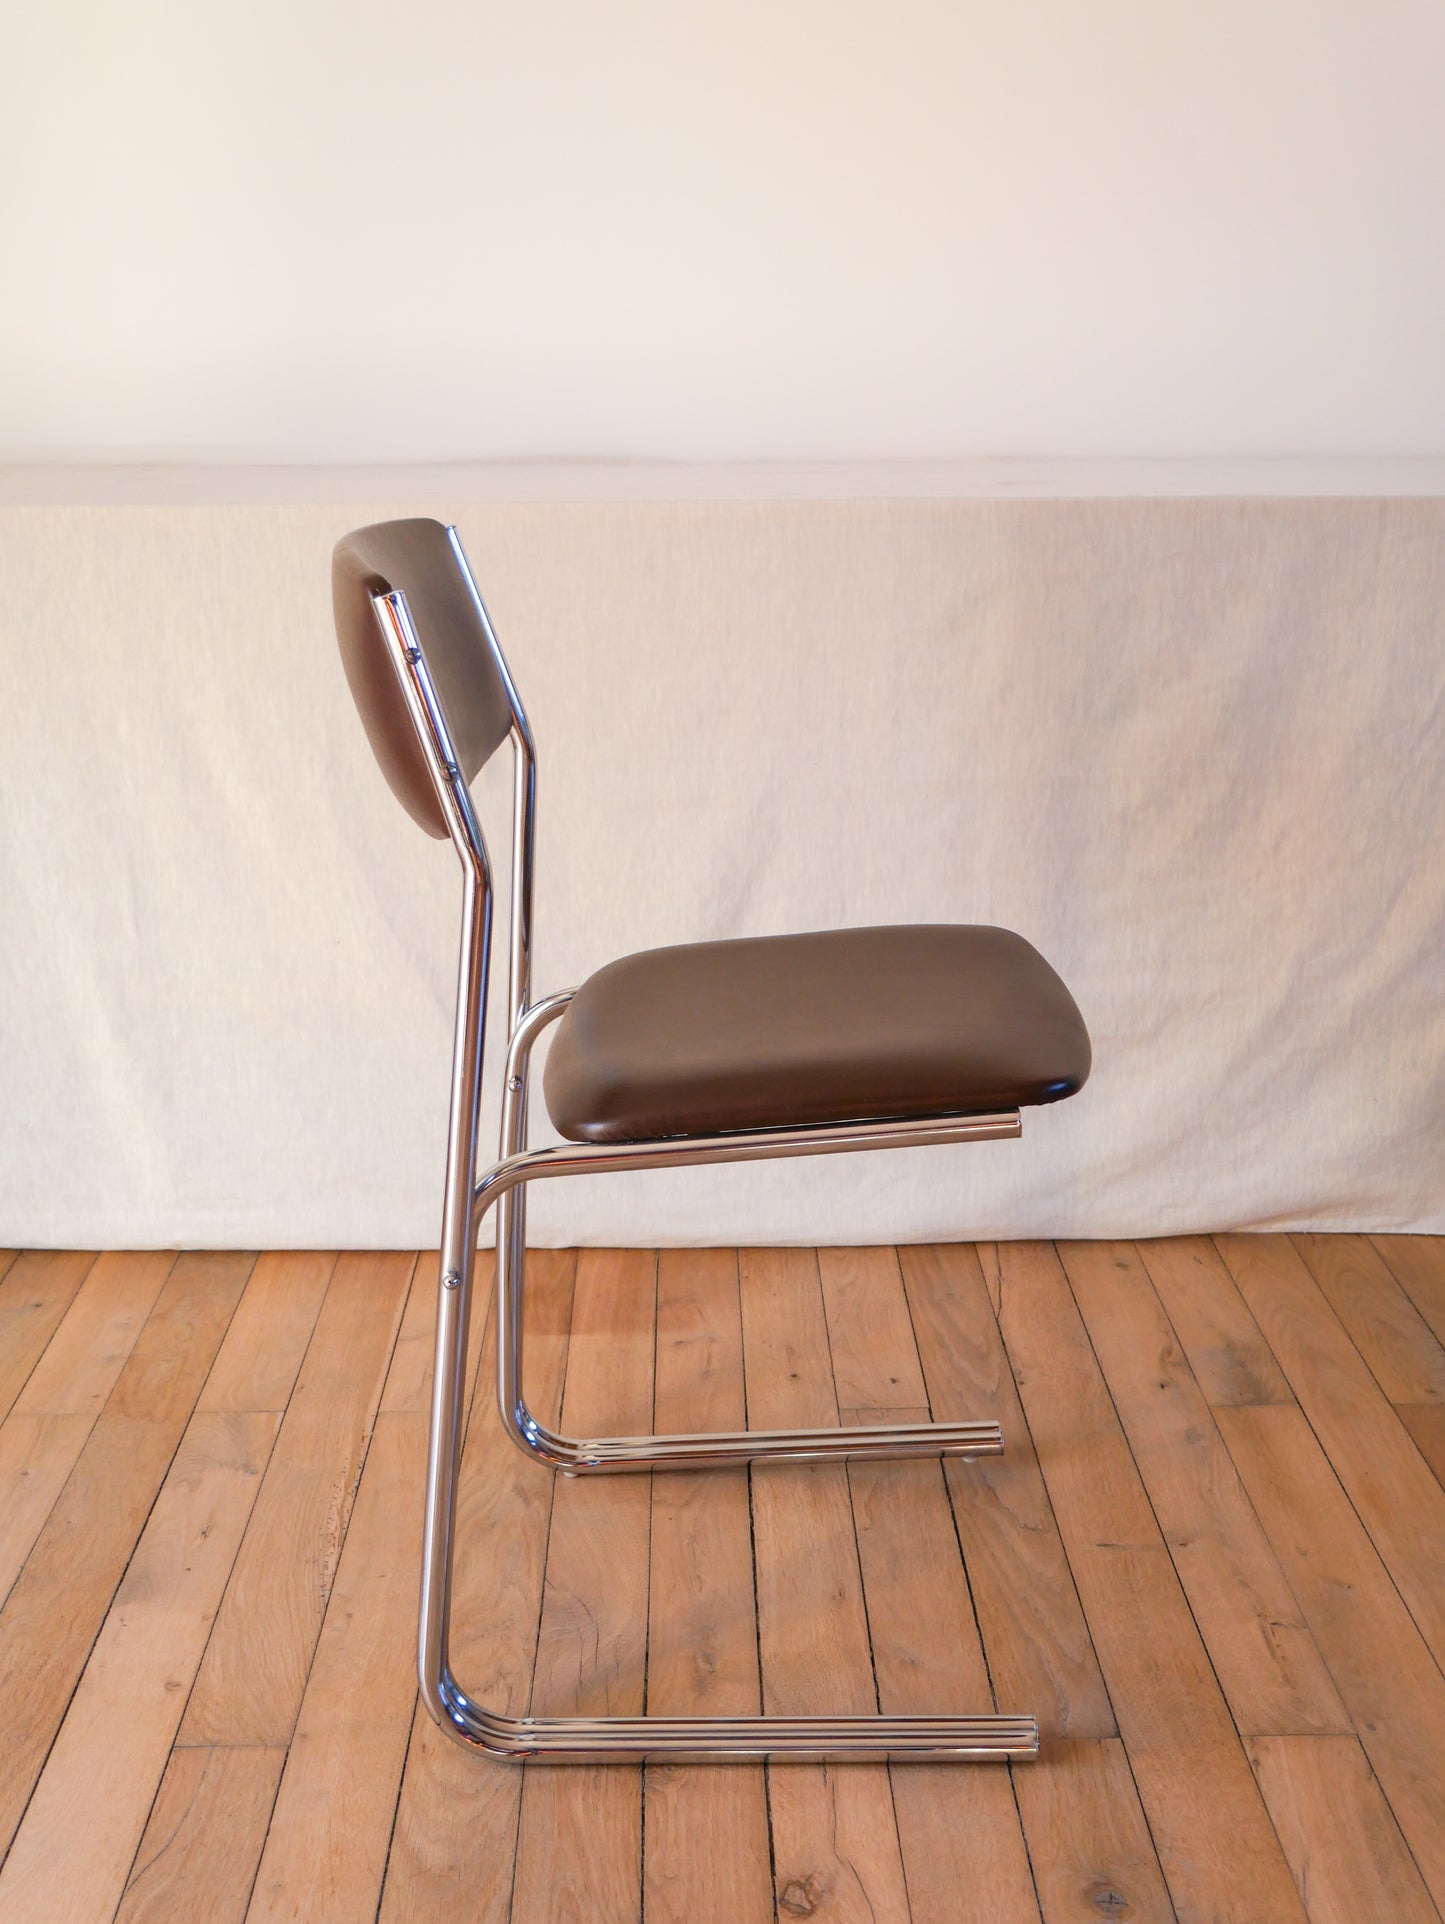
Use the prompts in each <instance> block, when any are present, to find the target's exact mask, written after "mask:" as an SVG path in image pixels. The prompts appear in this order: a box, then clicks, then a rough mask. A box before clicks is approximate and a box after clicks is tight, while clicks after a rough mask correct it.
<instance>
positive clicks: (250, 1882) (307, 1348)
mask: <svg viewBox="0 0 1445 1924" xmlns="http://www.w3.org/2000/svg"><path fill="white" fill-rule="evenodd" d="M338 1260H339V1258H338ZM335 1274H336V1264H335V1263H333V1264H332V1266H331V1270H330V1273H329V1274H328V1276H327V1279H326V1289H325V1290H324V1291H323V1293H322V1304H324V1302H325V1299H326V1296H327V1295H329V1294H330V1290H331V1283H332V1278H333V1277H334V1276H335ZM320 1308H321V1305H318V1313H317V1316H316V1319H315V1321H313V1323H312V1325H311V1329H310V1332H309V1334H308V1335H307V1338H306V1341H305V1344H304V1345H303V1346H302V1351H301V1356H300V1359H299V1360H298V1362H297V1365H296V1373H295V1376H294V1377H293V1378H292V1384H291V1390H292V1393H293V1394H294V1392H295V1387H296V1384H297V1383H299V1382H300V1380H301V1376H302V1373H303V1371H304V1370H305V1368H306V1359H307V1358H308V1357H309V1356H310V1354H311V1345H312V1344H313V1343H314V1342H315V1340H316V1329H317V1325H318V1324H319V1323H320V1320H321V1317H320ZM400 1327H401V1324H400V1319H399V1318H398V1322H397V1329H398V1332H400ZM287 1401H288V1407H289V1401H290V1399H289V1397H288V1399H287ZM276 1435H277V1440H279V1438H280V1429H279V1427H278V1429H277V1433H276ZM272 1449H273V1451H274V1449H275V1443H273V1444H272ZM357 1482H358V1485H359V1483H360V1478H359V1477H358V1479H357ZM256 1494H257V1497H258V1498H259V1496H260V1490H259V1488H258V1490H257V1492H256ZM350 1522H351V1519H350V1515H349V1514H348V1517H347V1527H348V1528H349V1527H350ZM244 1542H245V1538H244V1536H243V1537H242V1539H241V1543H238V1544H237V1546H236V1558H235V1559H233V1561H232V1565H231V1570H232V1574H233V1575H234V1573H235V1565H236V1561H237V1560H239V1558H240V1555H241V1545H242V1544H243V1543H244ZM340 1547H341V1548H344V1547H345V1539H344V1534H343V1541H342V1544H341V1546H340ZM229 1587H230V1579H229V1578H228V1579H227V1588H229ZM224 1594H225V1593H224V1592H223V1593H222V1595H223V1597H224ZM220 1614H221V1613H220V1610H219V1609H218V1610H217V1611H216V1615H215V1617H214V1618H213V1619H212V1622H211V1631H210V1636H208V1637H207V1639H206V1648H207V1649H209V1648H210V1638H211V1636H214V1635H215V1631H216V1624H217V1622H219V1620H220ZM205 1658H206V1652H205V1651H204V1650H203V1651H202V1653H201V1663H200V1664H197V1666H196V1675H195V1677H192V1679H191V1688H190V1690H189V1691H188V1692H187V1693H186V1709H187V1710H189V1708H190V1700H191V1697H192V1695H193V1694H194V1692H195V1688H196V1679H197V1678H198V1677H199V1676H200V1674H201V1665H202V1664H204V1662H205ZM184 1729H185V1712H184V1711H183V1712H182V1715H181V1721H180V1723H179V1725H178V1726H177V1730H178V1732H179V1731H182V1730H184ZM187 1747H189V1746H182V1745H180V1744H179V1742H178V1743H177V1744H176V1745H175V1746H173V1750H174V1749H180V1748H187ZM194 1748H205V1749H208V1750H215V1749H223V1748H224V1749H238V1750H239V1749H247V1750H249V1749H257V1748H262V1746H258V1745H254V1744H228V1745H221V1744H217V1743H215V1742H211V1743H209V1744H206V1745H196V1746H194ZM283 1770H284V1765H283ZM282 1774H283V1771H277V1773H276V1781H275V1783H274V1784H273V1785H272V1788H271V1797H270V1803H269V1806H268V1808H267V1812H266V1824H265V1828H264V1829H263V1831H262V1833H261V1847H260V1849H259V1850H258V1851H257V1852H256V1855H255V1858H254V1860H253V1861H252V1864H251V1870H250V1876H249V1877H248V1878H247V1880H246V1897H245V1902H244V1904H243V1905H242V1906H241V1911H240V1915H241V1917H242V1918H243V1919H244V1918H246V1917H247V1916H249V1914H250V1910H251V1899H252V1897H253V1896H254V1894H255V1889H256V1879H257V1878H258V1877H259V1876H260V1874H261V1863H262V1860H263V1858H264V1857H265V1855H266V1846H267V1844H268V1843H269V1842H270V1839H271V1822H272V1819H273V1818H274V1816H275V1814H276V1799H277V1797H278V1796H279V1795H280V1791H281V1777H282ZM160 1788H161V1787H160V1785H157V1787H156V1795H157V1796H159V1795H160ZM151 1807H152V1810H154V1808H155V1805H154V1800H153V1801H152V1806H151ZM144 1842H145V1835H144V1832H142V1834H141V1839H140V1842H139V1843H137V1845H136V1855H137V1857H138V1856H139V1854H140V1851H141V1848H142V1846H143V1845H144ZM387 1847H388V1850H389V1849H390V1839H389V1838H388V1840H387ZM134 1873H135V1860H134V1859H132V1862H131V1870H130V1873H129V1875H131V1876H133V1875H134Z"/></svg>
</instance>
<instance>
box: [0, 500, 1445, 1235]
mask: <svg viewBox="0 0 1445 1924" xmlns="http://www.w3.org/2000/svg"><path fill="white" fill-rule="evenodd" d="M408 511H414V510H409V509H408V508H407V507H406V506H405V504H395V505H392V506H391V507H387V506H385V505H384V504H379V503H377V502H375V501H373V502H370V503H365V504H357V505H351V506H328V507H318V506H287V507H248V506H229V507H205V508H198V507H156V508H141V507H98V508H58V507H36V508H6V509H0V581H3V598H0V629H3V643H0V647H3V655H0V659H3V663H4V672H5V689H6V699H5V701H4V703H3V705H0V752H3V757H4V763H3V765H4V769H5V783H4V795H5V801H4V811H3V827H0V837H3V840H0V849H3V875H4V902H5V917H4V939H3V941H0V1050H3V1063H0V1069H3V1080H4V1091H5V1100H4V1104H3V1109H0V1240H4V1241H5V1242H6V1243H7V1244H47V1243H61V1244H83V1245H85V1244H89V1245H94V1244H100V1245H112V1246H114V1245H127V1244H158V1243H180V1244H219V1245H226V1244H235V1245H246V1246H256V1245H288V1244H294V1245H304V1244H320V1245H325V1246H336V1245H343V1246H345V1245H353V1246H355V1245H361V1246H367V1245H371V1246H386V1245H419V1244H426V1243H431V1242H434V1241H435V1238H436V1235H437V1228H438V1221H439V1211H440V1193H441V1172H442V1154H443V1140H444V1130H445V1117H446V1102H447V1075H448V1059H449V1051H450V1041H451V1002H452V994H453V987H454V982H455V967H456V948H457V932H456V912H457V903H458V893H459V869H458V865H457V862H456V860H455V857H454V856H453V854H452V853H451V851H450V849H449V848H448V847H447V846H446V845H444V844H438V843H435V842H432V841H430V840H429V839H428V838H427V837H426V836H425V835H423V834H422V833H420V832H419V831H418V830H417V829H415V828H414V827H413V826H412V824H411V822H410V821H409V820H408V819H407V818H406V816H405V815H404V814H403V812H402V810H401V809H400V808H399V807H398V806H397V805H396V803H395V802H394V801H393V800H392V798H391V796H390V794H389V792H388V791H387V790H386V788H385V786H384V784H383V781H382V778H381V775H380V773H379V771H378V770H377V769H376V767H375V766H374V764H373V763H372V760H371V757H370V753H369V751H368V749H367V746H366V742H365V739H364V737H363V734H362V730H361V726H360V723H359V722H358V720H357V718H356V715H355V713H354V712H353V710H352V706H351V702H350V698H349V696H348V693H347V689H346V685H345V682H344V680H343V677H342V673H341V669H340V665H339V662H338V658H337V652H336V646H335V642H334V639H333V635H332V631H331V618H330V605H329V559H330V549H331V544H332V542H333V540H334V539H335V538H336V537H337V535H339V534H340V533H342V532H343V531H344V530H345V529H347V528H348V527H350V526H353V525H355V524H356V523H358V522H360V521H364V520H369V519H375V518H378V517H379V516H381V515H383V514H386V513H403V512H408ZM424 511H433V512H438V513H440V514H442V515H443V516H445V514H446V510H445V509H440V510H424ZM453 514H454V518H455V519H456V520H457V521H458V522H459V524H460V526H461V529H462V533H463V537H464V539H465V541H466V544H467V547H468V550H469V552H470V554H471V557H472V561H473V565H474V567H475V568H476V571H477V574H478V577H479V579H480V581H481V584H482V589H483V593H484V595H485V596H486V598H487V601H488V605H489V607H490V609H491V612H492V615H493V618H494V620H495V623H496V626H497V629H498V632H499V634H500V636H501V640H502V644H503V647H504V648H505V649H506V651H507V654H508V657H509V659H510V661H511V664H512V667H513V671H514V673H515V675H516V678H517V681H518V685H519V687H520V689H521V692H522V697H523V700H524V701H525V703H526V704H527V707H528V710H529V713H530V716H531V720H532V724H533V728H534V731H535V734H536V738H537V743H538V753H539V766H540V783H539V868H538V901H537V938H536V965H535V980H534V992H535V993H537V994H541V993H544V992H546V991H549V990H552V989H556V988H560V987H564V986H567V985H570V984H575V983H576V982H578V981H579V980H580V979H581V978H582V977H583V976H585V975H586V974H587V973H588V972H589V971H590V970H592V969H595V968H597V967H598V966H600V965H601V964H602V963H604V962H606V961H608V960H609V959H611V958H612V957H614V956H616V955H619V954H622V953H624V952H627V951H629V950H633V949H638V948H644V947H650V946H654V945H657V944H662V943H670V942H686V941H694V940H702V939H711V938H714V937H720V936H729V935H753V934H761V933H769V932H778V931H789V930H798V929H811V928H828V927H834V926H839V925H843V924H849V923H872V922H889V921H953V920H958V921H977V922H994V923H1001V924H1004V925H1006V926H1008V927H1011V928H1015V929H1017V930H1019V931H1020V932H1021V933H1022V934H1024V935H1026V936H1027V937H1028V938H1029V939H1030V940H1031V941H1032V942H1034V943H1035V944H1036V946H1037V947H1039V948H1040V949H1041V950H1042V951H1043V952H1044V954H1045V955H1047V956H1048V957H1049V959H1050V960H1051V961H1052V962H1053V963H1054V965H1055V966H1056V967H1057V968H1058V970H1059V971H1060V973H1061V974H1062V975H1063V977H1064V978H1065V980H1066V981H1067V982H1068V983H1069V985H1070V987H1071V988H1072V990H1073V992H1074V994H1075V996H1076V998H1077V1000H1078V1002H1079V1005H1080V1007H1081V1008H1082V1010H1083V1011H1084V1015H1085V1018H1086V1020H1087V1021H1088V1024H1089V1027H1090V1029H1091V1031H1092V1034H1093V1038H1094V1061H1095V1067H1094V1073H1093V1077H1092V1079H1091V1080H1090V1082H1089V1084H1088V1085H1087V1087H1086V1088H1085V1090H1084V1092H1083V1093H1082V1094H1081V1095H1080V1096H1079V1097H1077V1098H1076V1099H1075V1100H1073V1101H1071V1102H1067V1103H1064V1104H1062V1105H1060V1106H1059V1107H1057V1108H1053V1109H1044V1110H1032V1111H1026V1112H1025V1117H1024V1134H1023V1139H1022V1141H1021V1142H1014V1143H996V1144H989V1145H986V1146H981V1147H969V1148H962V1147H960V1148H946V1149H929V1150H919V1151H908V1152H900V1153H894V1154H887V1155H877V1156H870V1157H867V1158H861V1157H860V1158H853V1157H844V1158H837V1159H831V1160H828V1161H809V1162H801V1163H800V1162H793V1163H786V1164H775V1165H772V1166H771V1167H764V1168H756V1169H745V1168H726V1169H713V1170H700V1171H690V1172H669V1173H667V1174H664V1175H650V1176H633V1177H626V1178H624V1177H617V1176H604V1177H599V1178H597V1179H595V1180H590V1181H587V1182H572V1183H566V1184H555V1185H554V1184H543V1185H540V1186H539V1187H537V1188H536V1189H535V1190H534V1191H533V1192H532V1203H531V1222H530V1230H531V1234H532V1237H533V1238H534V1239H535V1240H537V1241H542V1242H578V1241H580V1242H608V1243H627V1242H640V1243H666V1242H682V1243H687V1242H716V1241H726V1242H747V1241H751V1242H765V1241H796V1242H815V1241H834V1242H845V1241H888V1240H905V1239H919V1238H948V1237H976V1236H977V1237H984V1236H1028V1235H1053V1234H1067V1235H1071V1236H1099V1235H1149V1234H1163V1233H1169V1232H1175V1231H1182V1230H1191V1229H1206V1228H1215V1227H1220V1226H1255V1225H1258V1226H1264V1225H1315V1226H1318V1227H1323V1228H1332V1229H1333V1228H1346V1227H1357V1228H1358V1227H1367V1228H1391V1229H1402V1228H1403V1229H1411V1228H1415V1229H1434V1230H1437V1231H1438V1230H1442V1229H1445V1082H1442V1071H1441V1063H1442V1044H1445V856H1442V828H1445V773H1442V771H1445V501H1441V500H1438V499H1436V500H1428V499H1427V500H1407V499H1397V500H1388V499H1384V500H1381V499H1358V500H1321V501H1311V500H1284V499H1250V500H1228V499H1213V500H1210V499H1196V500H1189V499H1184V500H1158V501H1147V500H1107V499H1103V500H1100V499H1096V500H1084V501H1064V500H1005V501H1000V500H966V501H965V500H953V501H940V500H892V501H877V502H869V501H813V502H806V501H805V502H800V501H796V500H795V501H771V502H766V503H763V502H759V503H744V502H736V501H733V502H720V503H711V504H710V503H702V502H673V503H670V504H664V505H649V504H646V503H638V502H627V501H609V502H591V503H586V504H582V505H562V504H557V503H550V504H549V503H546V502H540V503H536V502H534V503H531V504H528V505H496V504H492V505H486V506H472V507H468V506H466V504H465V503H464V502H461V501H458V502H457V503H456V504H455V505H454V509H453ZM509 759H510V758H509V755H507V754H506V753H504V754H503V755H501V756H499V757H498V760H497V762H496V763H494V764H493V766H492V768H491V769H490V770H488V771H487V773H486V774H485V775H484V776H483V777H482V779H481V781H480V782H479V784H478V795H479V799H480V803H481V807H482V813H483V819H484V823H485V825H486V827H487V832H488V835H489V838H490V841H491V847H492V854H493V863H494V867H495V869H496V871H497V874H498V876H499V877H501V878H505V876H506V873H507V861H506V850H507V846H508V839H509V834H510V822H509V796H510V789H509V777H510V769H509V766H508V762H509ZM505 942H506V915H505V904H504V903H503V904H502V905H501V908H500V913H499V917H498V925H497V931H496V941H495V947H494V960H495V965H496V966H495V969H494V977H493V998H492V1021H491V1039H492V1048H491V1052H490V1059H489V1065H488V1079H487V1080H488V1098H487V1104H486V1110H485V1115H484V1130H485V1135H484V1143H485V1145H486V1148H485V1151H484V1156H489V1155H490V1146H491V1144H492V1143H493V1142H494V1141H495V1129H496V1111H497V1087H498V1080H499V1074H500V1056H501V1045H502V1041H503V1035H502V1025H503V1021H504V1012H503V1006H502V997H503V995H504V993H505V957H506V945H505ZM884 992H886V991H885V989H884V986H883V985H880V993H884ZM539 1064H540V1058H539ZM533 1114H534V1129H533V1139H534V1140H543V1139H546V1138H547V1137H548V1136H549V1134H550V1132H549V1131H548V1129H547V1127H546V1123H545V1117H544V1115H543V1111H542V1105H541V1101H540V1094H539V1093H538V1095H537V1097H536V1099H535V1100H534V1106H533Z"/></svg>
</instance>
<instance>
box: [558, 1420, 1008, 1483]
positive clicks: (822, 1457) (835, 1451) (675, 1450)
mask: <svg viewBox="0 0 1445 1924" xmlns="http://www.w3.org/2000/svg"><path fill="white" fill-rule="evenodd" d="M527 1447H528V1449H529V1450H530V1451H531V1452H532V1453H533V1454H534V1455H535V1456H537V1457H540V1458H541V1460H542V1461H543V1462H545V1463H550V1464H551V1465H552V1466H553V1468H554V1469H558V1470H560V1471H561V1472H562V1474H563V1476H579V1475H581V1474H583V1473H585V1472H587V1471H609V1470H610V1471H612V1472H614V1473H616V1472H617V1471H619V1470H718V1469H727V1468H728V1467H729V1466H731V1465H737V1464H740V1463H837V1462H840V1461H842V1462H854V1463H856V1462H859V1461H862V1462H865V1463H866V1462H868V1461H869V1460H870V1459H873V1460H876V1459H878V1458H879V1457H898V1456H962V1457H976V1456H1002V1455H1003V1432H1002V1431H1001V1430H1000V1429H999V1426H998V1424H997V1423H896V1424H880V1425H869V1426H868V1427H859V1428H856V1429H832V1430H722V1431H708V1432H704V1433H701V1434H698V1435H694V1436H607V1437H594V1438H592V1439H590V1440H588V1441H586V1442H582V1441H577V1440H574V1439H573V1438H571V1437H567V1436H556V1435H554V1434H553V1433H552V1431H550V1430H546V1429H543V1428H542V1427H541V1426H540V1425H537V1426H535V1428H534V1429H532V1430H530V1431H529V1432H528V1434H527Z"/></svg>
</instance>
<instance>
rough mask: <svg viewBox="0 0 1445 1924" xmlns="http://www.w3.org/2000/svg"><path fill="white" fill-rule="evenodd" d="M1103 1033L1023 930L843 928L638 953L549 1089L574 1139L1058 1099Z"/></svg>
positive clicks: (613, 966) (566, 1040)
mask: <svg viewBox="0 0 1445 1924" xmlns="http://www.w3.org/2000/svg"><path fill="white" fill-rule="evenodd" d="M1089 1063H1090V1048H1089V1034H1088V1031H1087V1029H1085V1027H1084V1021H1083V1017H1082V1016H1081V1015H1080V1014H1079V1011H1078V1009H1077V1008H1076V1006H1075V1004H1074V999H1073V997H1072V996H1071V995H1070V994H1069V992H1068V990H1067V989H1066V988H1065V987H1064V985H1063V983H1062V982H1061V981H1060V980H1059V978H1058V976H1057V975H1055V973H1054V971H1053V970H1052V969H1051V968H1050V967H1049V965H1048V963H1047V962H1045V960H1044V958H1043V957H1042V956H1041V955H1040V954H1039V952H1038V950H1037V949H1035V948H1033V947H1031V946H1030V944H1029V943H1027V942H1025V941H1024V939H1023V937H1022V936H1021V935H1014V934H1012V933H1011V932H1010V931H1009V930H1008V929H993V928H972V927H968V926H954V925H947V926H930V925H921V926H917V927H914V926H909V927H903V928H882V929H836V930H831V931H827V932H825V933H821V934H817V935H781V936H770V937H765V938H763V939H761V940H747V941H739V942H702V943H697V944H695V945H693V946H690V947H686V948H672V949H650V950H647V951H646V952H644V953H643V954H641V955H629V956H624V957H623V958H622V959H621V960H620V961H617V962H611V963H609V964H608V965H607V967H606V968H604V969H599V970H598V972H597V974H596V975H594V976H590V977H589V978H588V980H587V981H586V982H584V983H583V985H582V987H581V988H580V989H579V990H578V991H577V994H576V996H575V997H574V999H573V1000H572V1002H571V1003H570V1004H569V1006H568V1008H567V1011H566V1013H565V1014H564V1015H563V1017H562V1019H561V1021H560V1022H559V1023H558V1025H557V1030H556V1033H555V1035H554V1037H553V1041H552V1046H551V1049H550V1050H549V1052H548V1056H547V1066H546V1070H545V1073H544V1076H543V1089H544V1092H545V1094H546V1099H547V1110H548V1113H549V1114H550V1116H551V1118H552V1123H553V1126H554V1127H555V1128H556V1129H557V1130H558V1131H559V1133H560V1134H562V1135H563V1136H566V1137H568V1138H570V1139H571V1140H572V1141H574V1142H640V1141H645V1140H648V1139H650V1138H655V1137H661V1136H701V1135H714V1134H722V1133H725V1132H727V1131H731V1130H738V1129H778V1128H789V1127H801V1126H803V1125H806V1124H812V1123H828V1122H848V1121H861V1120H868V1121H884V1120H892V1119H897V1118H900V1117H909V1116H942V1115H959V1114H969V1113H978V1112H981V1111H987V1110H998V1109H1014V1108H1018V1107H1019V1106H1021V1105H1022V1104H1025V1103H1039V1102H1057V1101H1059V1100H1060V1099H1061V1098H1062V1097H1064V1096H1071V1095H1073V1094H1074V1093H1075V1091H1076V1090H1078V1089H1080V1088H1082V1086H1083V1083H1084V1080H1085V1078H1086V1077H1087V1075H1088V1073H1089Z"/></svg>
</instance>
